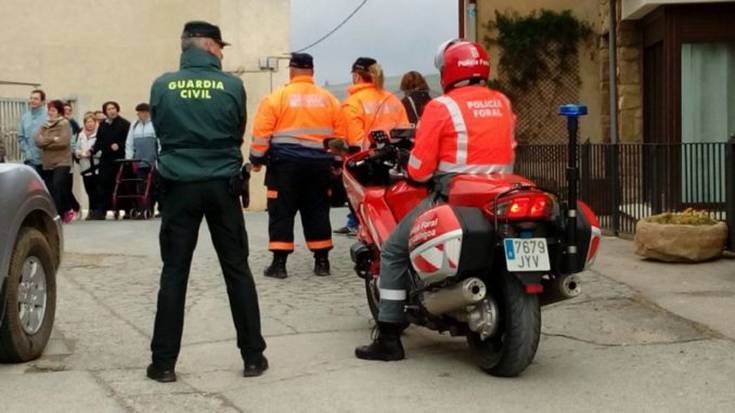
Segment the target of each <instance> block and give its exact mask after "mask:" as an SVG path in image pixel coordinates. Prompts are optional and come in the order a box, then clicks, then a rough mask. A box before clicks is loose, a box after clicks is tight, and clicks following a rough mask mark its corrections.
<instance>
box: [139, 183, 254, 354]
mask: <svg viewBox="0 0 735 413" xmlns="http://www.w3.org/2000/svg"><path fill="white" fill-rule="evenodd" d="M231 186H232V185H231V184H230V182H229V181H228V180H227V179H223V180H211V181H204V182H172V181H168V180H165V181H164V180H162V188H163V191H162V192H163V194H162V202H163V205H164V208H163V210H162V223H161V233H160V243H161V258H162V260H163V271H162V273H161V286H160V290H159V292H158V310H157V312H156V322H155V326H154V331H153V340H152V342H151V351H152V352H153V363H154V364H157V365H159V366H162V367H163V368H167V367H168V368H172V367H173V366H174V364H175V363H176V359H177V357H178V355H179V350H180V348H181V333H182V330H183V327H184V304H185V299H186V287H187V283H188V280H189V270H190V268H191V258H192V254H193V253H194V248H195V247H196V244H197V236H198V235H199V225H200V224H201V221H202V217H204V218H206V220H207V225H208V226H209V231H210V233H211V236H212V243H213V244H214V248H215V250H216V251H217V257H218V258H219V262H220V266H221V268H222V273H223V274H224V277H225V284H226V285H227V296H228V297H229V300H230V310H231V311H232V318H233V321H234V323H235V329H236V330H237V346H238V348H240V352H241V354H242V356H243V358H244V359H246V358H248V357H256V356H259V355H260V354H261V353H262V352H263V350H264V349H265V341H264V340H263V336H262V335H261V331H260V310H259V307H258V295H257V292H256V290H255V283H254V281H253V276H252V273H251V272H250V267H249V266H248V261H247V258H248V238H247V232H246V231H245V222H244V220H243V216H242V209H241V207H240V201H239V198H238V195H239V194H238V195H235V190H234V189H232V188H231Z"/></svg>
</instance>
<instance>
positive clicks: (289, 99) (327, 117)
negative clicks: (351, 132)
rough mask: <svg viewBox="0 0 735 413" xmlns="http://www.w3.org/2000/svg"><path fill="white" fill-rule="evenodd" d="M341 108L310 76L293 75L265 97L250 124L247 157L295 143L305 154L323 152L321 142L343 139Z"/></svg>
mask: <svg viewBox="0 0 735 413" xmlns="http://www.w3.org/2000/svg"><path fill="white" fill-rule="evenodd" d="M344 129H345V128H344V122H343V119H342V115H341V113H340V105H339V101H338V100H337V98H335V97H334V96H333V95H332V94H331V93H329V92H328V91H327V90H325V89H323V88H321V87H319V86H317V85H315V84H314V79H313V78H312V77H311V76H295V77H294V78H293V79H291V81H290V82H289V83H287V84H286V85H285V86H283V87H281V88H279V89H277V90H275V91H274V92H273V93H271V94H270V95H268V96H266V97H264V98H263V99H262V100H261V101H260V105H259V106H258V112H257V114H256V115H255V121H254V125H253V142H252V144H251V145H250V157H251V159H255V160H257V159H258V158H262V157H264V156H265V155H266V153H267V152H268V150H269V149H270V147H271V145H278V144H295V145H297V146H295V147H296V148H297V149H298V147H302V148H305V149H307V150H306V151H304V153H308V152H312V153H313V151H314V150H315V149H316V150H318V151H319V150H321V151H323V150H324V140H325V139H326V138H330V137H338V138H344V136H345V130H344Z"/></svg>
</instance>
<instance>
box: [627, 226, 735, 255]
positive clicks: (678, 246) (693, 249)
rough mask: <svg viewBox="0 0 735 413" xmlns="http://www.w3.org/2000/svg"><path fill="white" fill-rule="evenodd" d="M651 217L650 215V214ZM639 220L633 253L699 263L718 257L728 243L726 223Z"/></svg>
mask: <svg viewBox="0 0 735 413" xmlns="http://www.w3.org/2000/svg"><path fill="white" fill-rule="evenodd" d="M651 218H653V217H651ZM651 218H644V219H642V220H640V221H638V224H637V225H636V230H635V246H636V251H635V252H636V254H638V255H641V256H643V257H646V258H651V259H655V260H659V261H665V262H700V261H706V260H711V259H714V258H718V257H720V255H722V251H723V249H724V248H725V242H727V225H726V224H725V223H724V222H718V223H716V224H712V225H682V224H659V223H656V222H652V221H651Z"/></svg>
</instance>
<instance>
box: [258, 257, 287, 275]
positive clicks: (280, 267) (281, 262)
mask: <svg viewBox="0 0 735 413" xmlns="http://www.w3.org/2000/svg"><path fill="white" fill-rule="evenodd" d="M287 259H288V253H287V252H283V251H276V252H274V253H273V262H271V265H270V266H268V268H266V269H265V271H263V275H265V276H266V277H272V278H279V279H284V278H286V277H288V273H287V272H286V260H287Z"/></svg>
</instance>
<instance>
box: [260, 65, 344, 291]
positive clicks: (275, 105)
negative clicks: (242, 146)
mask: <svg viewBox="0 0 735 413" xmlns="http://www.w3.org/2000/svg"><path fill="white" fill-rule="evenodd" d="M313 76H314V59H313V58H312V57H311V55H309V54H308V53H293V54H292V55H291V60H290V62H289V77H290V81H289V82H288V83H287V84H286V85H285V86H283V87H281V88H279V89H277V90H276V91H274V92H273V93H272V94H271V95H269V96H266V97H265V98H263V100H262V101H261V102H260V106H258V113H257V114H256V115H255V124H254V126H253V143H252V145H251V147H250V160H251V161H252V163H253V164H254V165H255V170H258V169H260V168H261V166H262V165H267V168H268V170H267V173H266V186H267V187H268V193H267V195H268V235H269V238H270V242H269V243H268V249H269V250H270V251H271V252H272V253H273V262H272V263H271V265H270V266H269V267H268V268H266V270H265V272H264V274H265V276H266V277H274V278H286V277H287V275H288V274H287V272H286V258H287V257H288V254H290V253H291V252H293V250H294V235H293V225H294V217H295V215H296V212H299V213H300V214H301V222H302V224H303V226H304V238H306V246H307V247H308V248H309V249H310V250H311V251H312V252H313V253H314V274H316V275H318V276H326V275H329V259H328V254H329V250H330V249H332V229H331V227H330V223H329V194H328V192H329V186H330V180H331V175H332V172H331V165H332V155H331V154H329V153H327V151H326V150H325V148H324V140H325V139H327V138H330V137H343V136H344V135H345V131H344V126H343V121H342V116H341V113H340V105H339V101H338V100H337V98H335V97H334V96H333V95H332V94H331V93H329V92H328V91H327V90H325V89H323V88H321V87H319V86H317V85H315V84H314V78H313Z"/></svg>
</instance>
